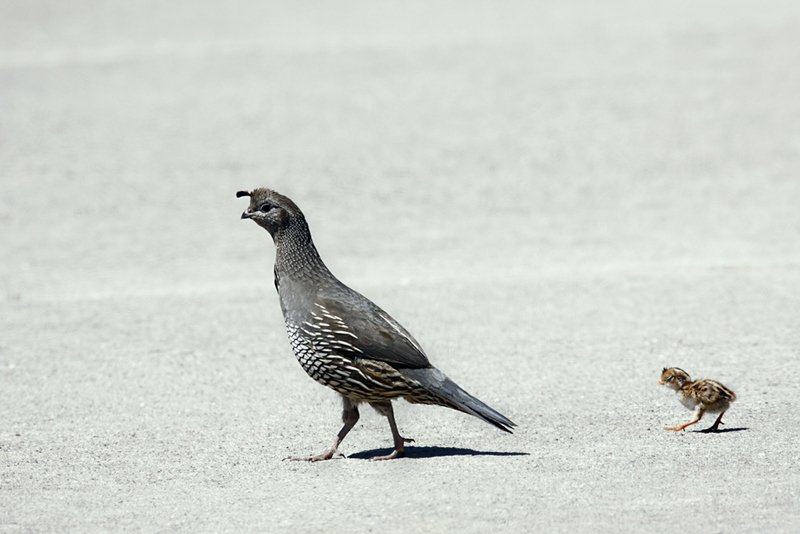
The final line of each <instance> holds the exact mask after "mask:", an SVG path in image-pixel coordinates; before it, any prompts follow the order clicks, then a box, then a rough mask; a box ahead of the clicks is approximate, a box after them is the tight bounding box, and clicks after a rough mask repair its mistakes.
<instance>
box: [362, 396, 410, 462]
mask: <svg viewBox="0 0 800 534" xmlns="http://www.w3.org/2000/svg"><path fill="white" fill-rule="evenodd" d="M370 405H371V406H372V407H373V408H375V409H376V410H377V411H378V413H380V414H381V415H385V416H386V418H387V419H388V420H389V428H391V429H392V439H394V450H393V451H392V452H391V453H390V454H387V455H386V456H375V457H373V458H370V460H372V461H377V460H391V459H392V458H397V457H398V456H403V455H404V454H405V451H406V448H405V444H406V443H414V440H413V439H409V438H404V437H403V436H401V435H400V432H399V431H398V430H397V423H395V421H394V410H393V409H392V401H388V402H371V403H370Z"/></svg>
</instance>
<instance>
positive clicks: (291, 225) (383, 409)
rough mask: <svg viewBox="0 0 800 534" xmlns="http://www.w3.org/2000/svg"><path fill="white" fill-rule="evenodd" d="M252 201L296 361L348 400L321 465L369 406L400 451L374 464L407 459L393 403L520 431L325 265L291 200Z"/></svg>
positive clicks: (255, 194)
mask: <svg viewBox="0 0 800 534" xmlns="http://www.w3.org/2000/svg"><path fill="white" fill-rule="evenodd" d="M236 196H237V197H250V206H249V207H248V208H247V209H246V210H245V211H244V213H242V219H251V220H253V221H254V222H255V223H256V224H258V225H259V226H261V227H262V228H264V229H265V230H267V231H268V232H269V233H270V235H271V236H272V239H273V241H274V243H275V250H276V254H275V288H276V289H277V290H278V297H279V300H280V304H281V310H282V311H283V317H284V321H285V323H286V331H287V333H288V335H289V341H290V343H291V345H292V349H293V350H294V353H295V356H296V357H297V360H298V361H299V362H300V365H301V366H302V367H303V369H304V370H305V371H306V372H307V373H308V374H309V375H310V376H311V378H313V379H314V380H316V381H317V382H319V383H321V384H323V385H325V386H328V387H330V388H332V389H334V390H335V391H337V392H338V393H339V394H340V395H341V396H342V402H343V410H342V420H343V422H344V426H343V427H342V429H341V430H340V431H339V434H338V435H337V436H336V439H335V440H334V443H333V446H332V447H331V448H329V449H328V450H326V451H325V452H323V453H322V454H317V455H315V456H308V457H299V458H291V459H293V460H308V461H318V460H327V459H330V458H334V457H341V456H342V454H341V453H340V452H339V450H338V447H339V445H340V444H341V443H342V440H344V438H345V436H346V435H347V433H348V432H349V431H350V429H351V428H353V426H354V425H355V424H356V422H357V421H358V418H359V414H358V405H359V404H360V403H362V402H366V403H367V404H369V405H370V406H372V407H373V408H375V410H377V411H378V413H380V414H382V415H384V416H386V418H387V419H388V420H389V428H390V429H391V431H392V438H393V440H394V451H392V453H391V454H388V455H386V456H381V457H376V458H373V460H388V459H391V458H395V457H397V456H401V455H403V453H404V451H405V447H404V444H405V443H408V442H410V441H413V440H411V439H408V438H404V437H402V436H401V435H400V433H399V431H398V429H397V424H396V423H395V420H394V412H393V410H392V400H393V399H398V398H404V399H406V400H407V401H408V402H412V403H420V404H438V405H440V406H446V407H448V408H453V409H455V410H459V411H461V412H464V413H467V414H470V415H474V416H475V417H478V418H480V419H482V420H483V421H486V422H487V423H489V424H491V425H494V426H495V427H497V428H499V429H500V430H503V431H506V432H511V427H513V426H515V425H514V423H512V422H511V421H510V420H509V419H508V418H507V417H505V416H504V415H502V414H500V413H499V412H497V411H496V410H494V409H492V408H490V407H489V406H487V405H486V404H484V403H483V402H481V401H480V400H478V399H477V398H475V397H473V396H472V395H470V394H469V393H467V392H466V391H464V390H463V389H461V388H460V387H459V386H458V385H457V384H456V383H455V382H453V381H452V380H450V379H449V378H448V377H447V376H445V374H444V373H442V372H441V371H440V370H439V369H437V368H436V367H434V366H433V365H431V363H430V361H428V357H427V355H426V354H425V351H424V350H423V349H422V347H421V346H420V344H419V343H418V342H417V340H415V339H414V338H413V337H412V336H411V334H410V333H408V331H407V330H406V329H405V328H403V327H402V326H401V325H400V323H398V322H397V321H395V320H394V319H393V318H392V317H391V316H390V315H389V314H388V313H386V312H385V311H383V310H382V309H381V308H379V307H378V306H376V305H375V304H374V303H373V302H372V301H370V300H368V299H367V298H366V297H364V296H363V295H361V294H360V293H357V292H356V291H353V290H352V289H350V288H349V287H347V286H346V285H344V284H343V283H342V282H340V281H339V280H338V279H337V278H336V277H335V276H334V275H333V274H332V273H331V272H330V271H329V270H328V268H327V267H326V266H325V264H324V263H323V262H322V258H320V256H319V253H318V252H317V249H316V247H315V246H314V243H313V241H312V240H311V233H310V231H309V229H308V224H307V223H306V219H305V216H304V215H303V212H301V211H300V208H298V207H297V205H296V204H295V203H294V202H292V201H291V200H290V199H289V198H287V197H285V196H283V195H281V194H279V193H276V192H275V191H272V190H270V189H263V188H262V189H255V190H253V191H249V192H248V191H239V192H238V193H237V194H236Z"/></svg>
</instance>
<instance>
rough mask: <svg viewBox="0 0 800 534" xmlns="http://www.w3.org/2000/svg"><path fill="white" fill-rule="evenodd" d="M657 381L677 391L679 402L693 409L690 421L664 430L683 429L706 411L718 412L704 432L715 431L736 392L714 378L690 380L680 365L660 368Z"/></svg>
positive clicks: (696, 420) (698, 419)
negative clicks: (659, 378) (717, 415)
mask: <svg viewBox="0 0 800 534" xmlns="http://www.w3.org/2000/svg"><path fill="white" fill-rule="evenodd" d="M658 383H659V384H661V385H662V386H667V387H669V388H672V389H674V390H675V391H677V392H678V395H679V396H680V401H681V404H683V405H684V406H685V407H686V408H688V409H690V410H694V419H692V420H691V421H690V422H688V423H686V424H685V425H680V426H674V427H667V428H665V430H676V431H677V430H684V431H685V429H686V427H687V426H689V425H693V424H695V423H697V422H699V421H700V419H702V418H703V414H705V413H706V412H708V413H719V417H717V420H716V421H715V422H714V424H713V425H711V427H709V428H707V429H706V430H705V432H716V431H717V429H718V428H719V425H720V423H722V416H723V415H725V412H726V411H728V408H730V406H731V403H732V402H733V401H735V400H736V393H734V392H733V391H731V390H730V389H728V388H727V387H725V386H724V385H722V384H720V383H719V382H717V381H716V380H710V379H708V378H701V379H700V380H692V378H691V377H690V376H689V374H688V373H687V372H686V371H684V370H683V369H681V368H680V367H669V368H667V367H665V368H664V369H662V370H661V380H659V381H658ZM720 412H721V413H720Z"/></svg>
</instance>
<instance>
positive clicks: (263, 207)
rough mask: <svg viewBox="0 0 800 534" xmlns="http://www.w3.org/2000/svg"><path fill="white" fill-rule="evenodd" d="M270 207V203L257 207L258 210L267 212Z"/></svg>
mask: <svg viewBox="0 0 800 534" xmlns="http://www.w3.org/2000/svg"><path fill="white" fill-rule="evenodd" d="M271 209H272V204H262V205H261V207H260V208H259V211H263V212H264V213H267V212H268V211H269V210H271Z"/></svg>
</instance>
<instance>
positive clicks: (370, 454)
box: [347, 447, 530, 460]
mask: <svg viewBox="0 0 800 534" xmlns="http://www.w3.org/2000/svg"><path fill="white" fill-rule="evenodd" d="M393 450H394V449H371V450H368V451H361V452H357V453H354V454H350V455H348V456H347V457H348V458H354V459H356V460H369V459H370V458H374V457H376V456H386V455H387V454H390V453H391V452H392V451H393ZM445 456H530V453H527V452H500V451H476V450H474V449H461V448H458V447H406V450H405V454H404V455H403V458H442V457H445Z"/></svg>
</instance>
